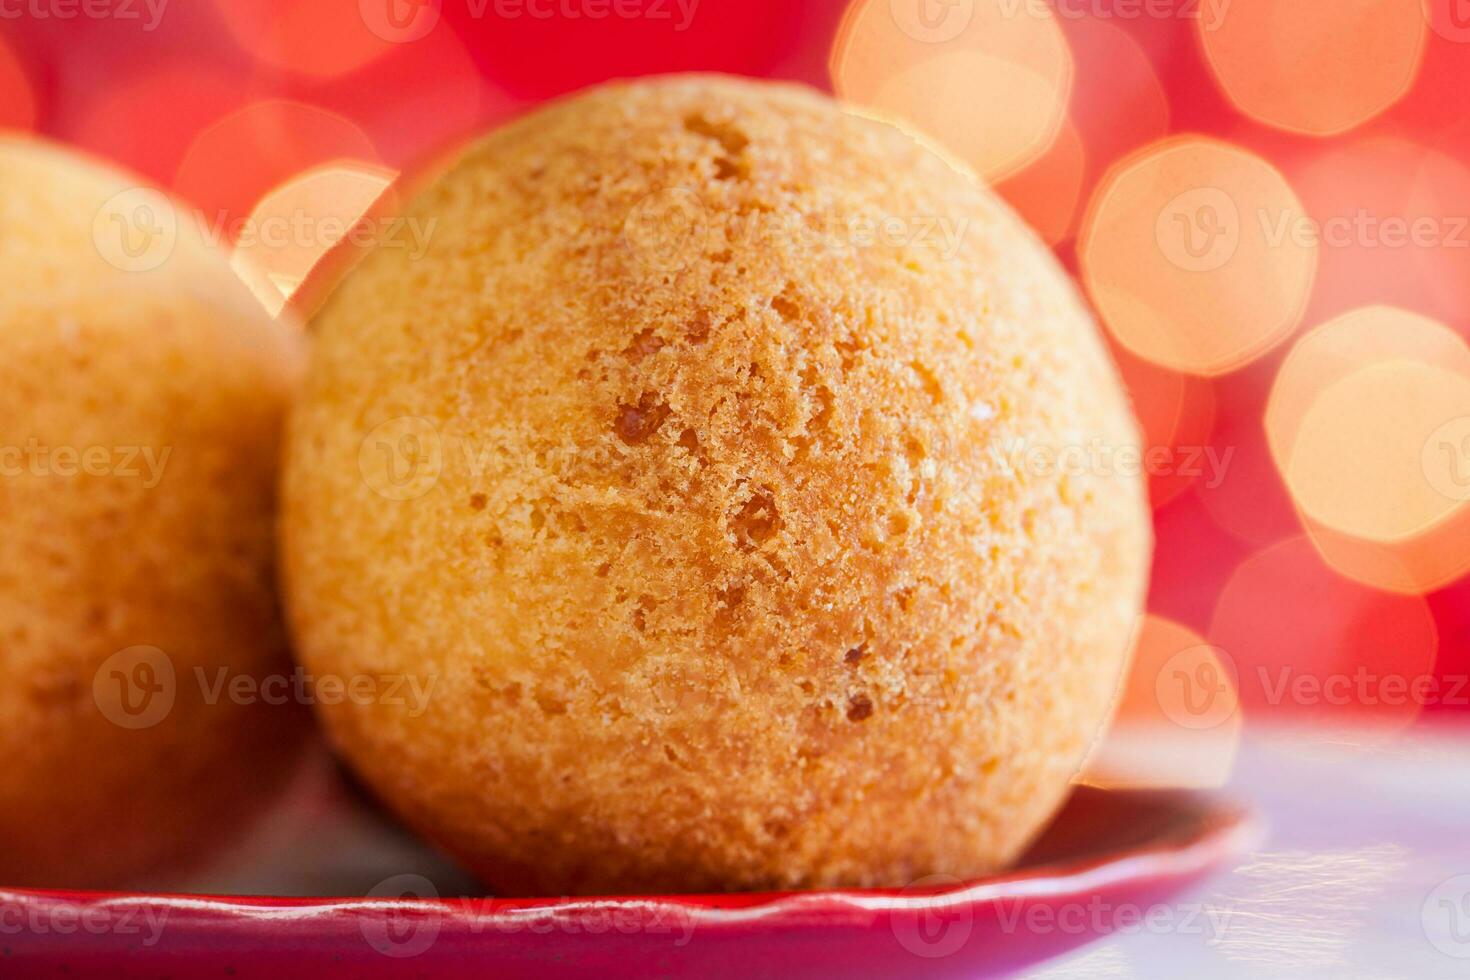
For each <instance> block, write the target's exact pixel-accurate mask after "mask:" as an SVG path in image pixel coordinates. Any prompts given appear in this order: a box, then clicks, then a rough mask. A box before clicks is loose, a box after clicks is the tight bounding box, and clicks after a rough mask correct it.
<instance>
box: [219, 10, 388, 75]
mask: <svg viewBox="0 0 1470 980" xmlns="http://www.w3.org/2000/svg"><path fill="white" fill-rule="evenodd" d="M214 6H215V9H216V10H217V11H218V13H219V16H220V18H221V19H222V20H223V21H224V22H225V25H226V26H227V27H228V28H229V29H230V33H231V34H232V35H233V36H234V38H235V41H236V43H238V44H239V45H240V47H241V48H242V49H243V50H244V51H245V52H246V53H248V54H250V55H252V56H254V57H255V58H258V59H260V60H261V61H262V62H264V63H265V64H268V65H270V66H272V67H273V68H276V69H279V70H281V71H289V72H299V73H302V74H306V75H314V76H332V75H343V74H346V73H348V72H350V71H353V70H355V69H358V68H361V67H362V66H363V65H366V64H368V63H369V62H371V61H373V60H374V59H375V58H380V57H382V56H383V55H385V54H387V53H388V52H389V51H391V50H392V49H393V47H394V41H393V39H392V37H391V35H390V36H389V37H384V36H383V34H380V33H377V32H375V31H373V30H372V28H371V26H370V25H369V24H368V22H367V20H366V18H365V17H364V15H363V11H362V9H361V8H364V7H366V6H367V5H364V4H359V3H357V2H355V0H354V2H343V0H215V2H214ZM379 6H383V7H387V6H388V4H386V3H385V4H380V5H379ZM416 6H417V5H416V4H405V5H404V7H405V8H406V9H407V10H409V11H412V10H413V9H414V7H416ZM384 33H388V32H386V31H385V32H384Z"/></svg>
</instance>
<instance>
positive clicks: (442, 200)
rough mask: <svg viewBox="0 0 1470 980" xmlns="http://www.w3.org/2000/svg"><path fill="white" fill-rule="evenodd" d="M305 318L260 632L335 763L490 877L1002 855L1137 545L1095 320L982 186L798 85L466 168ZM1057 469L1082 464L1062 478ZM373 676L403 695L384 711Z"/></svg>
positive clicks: (1037, 785) (1104, 631)
mask: <svg viewBox="0 0 1470 980" xmlns="http://www.w3.org/2000/svg"><path fill="white" fill-rule="evenodd" d="M401 220H402V221H404V222H417V223H418V227H420V228H422V229H431V231H430V232H429V234H428V235H427V241H428V246H427V249H426V250H425V251H424V252H423V253H422V254H413V253H411V252H410V251H409V250H408V249H406V248H404V247H402V245H401V242H399V243H395V241H394V238H395V237H396V238H398V239H406V236H401V235H400V236H385V237H384V240H383V243H382V244H381V245H380V246H379V248H378V249H377V250H376V251H374V252H373V253H372V254H371V255H370V256H369V257H368V258H367V259H366V260H365V261H364V262H363V263H362V264H361V265H360V266H359V267H358V268H357V270H356V271H355V272H354V273H353V274H352V275H350V276H349V277H348V278H347V280H346V281H345V282H344V283H343V284H342V285H341V286H340V287H339V288H338V289H337V291H336V293H335V294H334V295H333V296H332V297H331V299H330V300H329V301H328V302H327V304H326V306H325V307H324V308H323V310H322V312H321V313H320V315H319V316H318V318H317V320H316V323H315V329H316V330H317V332H318V338H317V340H318V346H317V347H316V349H315V351H314V359H313V362H312V365H311V367H310V369H309V371H308V378H307V382H306V385H305V389H304V394H303V397H302V400H301V401H300V402H299V403H298V406H297V408H296V410H295V411H294V413H293V416H292V423H291V425H290V428H289V435H288V449H287V462H286V465H285V473H284V481H285V482H284V491H283V504H282V506H283V520H282V527H283V561H284V581H285V591H286V600H287V607H288V619H289V621H290V622H291V625H292V630H293V634H294V638H295V640H296V641H297V645H298V652H299V655H300V656H301V657H302V658H303V659H304V662H305V664H306V666H307V667H308V669H309V670H310V671H312V672H314V673H316V674H321V675H328V676H341V677H344V678H354V677H359V678H368V679H370V683H366V684H364V685H363V690H364V691H369V690H371V691H377V692H383V694H384V696H381V697H363V698H357V699H344V700H343V701H342V703H339V704H337V705H333V706H326V705H323V706H322V708H321V712H322V717H323V720H324V721H325V723H326V727H327V728H328V730H329V732H330V735H331V737H332V739H333V741H334V742H335V744H336V745H337V746H338V748H339V749H340V751H341V752H342V753H343V754H344V755H345V756H346V758H347V759H349V760H350V761H351V763H352V764H353V765H354V766H355V767H356V769H357V770H358V771H359V772H360V774H361V775H362V776H363V777H364V779H365V781H366V782H367V783H368V784H369V785H371V786H372V787H374V788H375V790H376V792H377V793H378V794H380V795H381V797H382V798H383V799H384V800H385V801H386V802H387V803H388V804H390V805H391V806H392V807H393V808H394V809H395V810H396V811H397V812H398V813H399V814H401V815H402V816H403V817H404V818H405V819H406V820H407V821H408V822H409V823H410V824H412V825H413V826H415V827H417V828H419V829H420V830H422V831H423V832H424V833H425V834H427V835H428V836H429V837H430V838H432V839H433V840H435V841H437V842H438V843H440V844H441V845H442V846H443V847H445V848H446V849H447V850H449V851H450V852H452V853H453V854H455V855H457V856H458V857H459V858H460V859H462V860H463V861H464V862H465V863H466V864H467V865H468V866H469V867H470V868H471V869H473V870H474V871H476V872H477V873H478V874H479V875H481V876H482V877H483V879H484V880H485V881H486V882H487V883H488V884H490V885H491V886H492V887H493V888H495V889H496V890H498V891H500V892H502V893H520V894H531V893H550V894H588V893H599V892H651V891H699V890H706V889H723V890H733V889H766V888H806V887H828V886H901V885H905V884H908V883H910V882H912V881H914V880H915V879H918V878H920V877H923V876H927V875H931V874H946V875H954V876H958V877H968V876H973V875H978V874H982V873H986V872H989V871H992V870H994V869H997V868H1000V867H1002V866H1004V865H1006V864H1007V862H1010V861H1012V860H1013V859H1014V858H1015V857H1016V856H1017V855H1018V854H1019V853H1020V852H1021V850H1022V849H1023V848H1025V846H1026V845H1027V844H1028V842H1029V841H1030V840H1031V839H1032V838H1033V836H1034V835H1035V834H1036V833H1037V832H1038V831H1039V830H1040V829H1041V828H1042V826H1043V825H1044V824H1045V822H1046V821H1047V820H1048V818H1049V817H1050V816H1051V815H1052V813H1053V812H1054V811H1055V810H1056V808H1057V807H1058V806H1059V804H1060V802H1061V801H1062V799H1063V797H1064V795H1065V794H1066V792H1067V789H1068V784H1069V779H1070V777H1071V776H1073V774H1074V773H1075V771H1076V770H1077V768H1078V765H1079V763H1080V761H1081V760H1082V758H1083V756H1084V754H1085V752H1086V750H1087V749H1088V747H1089V745H1090V743H1091V742H1092V740H1093V739H1094V737H1095V736H1096V734H1097V733H1098V731H1099V728H1100V726H1101V725H1102V724H1103V723H1104V721H1105V719H1106V716H1107V714H1108V712H1109V706H1110V703H1111V701H1112V698H1113V695H1114V690H1115V686H1116V683H1117V681H1118V679H1119V674H1120V672H1121V669H1122V666H1123V663H1124V660H1125V658H1126V647H1127V643H1128V637H1129V633H1130V630H1131V627H1132V625H1133V623H1134V620H1135V617H1136V616H1137V614H1138V612H1139V608H1140V601H1141V598H1142V594H1143V589H1144V582H1145V574H1146V566H1147V563H1148V554H1149V548H1150V540H1149V530H1148V526H1149V525H1148V513H1147V507H1146V504H1145V493H1144V487H1143V483H1142V480H1141V479H1140V478H1139V476H1138V475H1137V473H1136V470H1135V471H1133V472H1130V471H1129V470H1128V468H1127V467H1126V466H1107V465H1101V464H1099V465H1091V464H1090V463H1088V464H1087V465H1075V464H1073V463H1069V460H1071V459H1072V458H1073V457H1076V456H1077V455H1078V454H1079V452H1082V453H1085V452H1086V451H1087V450H1088V449H1089V447H1091V448H1092V450H1093V452H1092V453H1091V455H1095V456H1104V455H1106V454H1104V453H1100V452H1097V451H1096V449H1097V447H1113V448H1119V447H1127V446H1133V447H1136V446H1137V444H1138V434H1137V432H1136V430H1135V425H1134V422H1133V421H1132V419H1131V416H1130V413H1129V409H1128V406H1127V404H1126V400H1125V396H1124V393H1123V391H1122V389H1121V387H1120V384H1119V380H1118V378H1117V376H1116V374H1115V372H1114V370H1113V368H1112V367H1111V365H1110V362H1109V360H1108V357H1107V355H1106V353H1105V351H1104V347H1103V345H1102V343H1101V341H1100V339H1099V337H1098V335H1097V332H1096V329H1095V327H1094V324H1093V322H1092V320H1091V319H1090V317H1089V315H1088V314H1087V312H1086V311H1085V310H1084V307H1083V305H1082V304H1081V302H1080V301H1079V299H1078V297H1077V295H1076V293H1075V291H1074V289H1073V287H1072V286H1071V285H1070V283H1069V281H1068V279H1067V278H1066V276H1065V275H1064V274H1063V272H1062V271H1061V269H1060V268H1059V267H1058V265H1057V263H1056V262H1055V261H1054V260H1053V258H1052V256H1051V255H1050V254H1049V253H1048V252H1047V251H1046V250H1045V248H1044V247H1043V246H1042V245H1041V244H1040V242H1039V241H1038V240H1037V238H1036V237H1035V236H1034V235H1033V234H1031V233H1030V232H1029V231H1028V230H1027V229H1026V228H1025V227H1024V226H1023V225H1022V224H1021V223H1020V222H1019V221H1018V219H1017V218H1016V217H1015V216H1014V215H1013V213H1012V212H1011V211H1009V210H1008V209H1007V208H1006V207H1005V206H1004V205H1002V204H1001V203H1000V202H999V201H998V200H997V198H996V197H995V196H994V195H993V194H991V193H990V192H989V191H988V190H987V189H985V188H984V187H983V186H982V185H980V184H979V183H978V182H977V181H976V180H975V179H974V178H973V177H971V176H968V175H966V174H965V173H963V172H961V171H960V170H957V169H955V168H954V167H952V166H951V165H949V164H948V163H946V162H944V161H943V160H942V159H941V158H940V157H939V156H937V155H936V154H935V153H933V152H931V151H929V150H927V149H925V148H924V147H922V146H921V145H920V144H919V143H917V142H915V141H914V140H913V139H911V138H909V137H908V136H905V135H904V134H902V133H901V132H899V131H898V130H896V129H893V128H891V127H889V126H887V125H884V124H882V123H879V122H875V121H873V120H870V119H865V118H861V117H858V116H856V115H853V114H849V113H847V112H845V111H843V110H842V109H841V108H840V107H839V106H838V105H836V104H834V103H833V102H831V101H830V100H828V99H826V98H824V97H821V96H819V95H817V94H815V93H811V92H808V91H805V90H802V89H798V88H795V87H788V86H781V85H770V84H758V83H751V82H744V81H736V80H731V79H722V78H718V77H704V76H699V77H679V78H666V79H660V80H654V81H646V82H639V83H634V84H617V85H610V86H606V87H601V88H598V89H595V90H593V91H590V92H588V93H585V94H583V95H580V96H578V97H575V98H572V99H570V100H568V101H564V102H561V103H558V104H556V105H553V106H551V107H550V108H547V109H544V110H543V111H540V112H537V113H535V114H534V115H531V116H530V117H529V118H526V119H524V120H522V121H519V122H517V123H515V124H513V125H510V126H508V127H506V128H504V129H501V130H500V131H498V132H496V133H494V134H492V135H491V136H489V137H488V138H486V139H485V140H483V141H482V142H480V143H478V144H477V145H475V146H474V147H473V148H471V149H469V150H468V151H467V152H466V153H465V154H464V155H463V156H462V157H461V158H459V159H458V160H457V161H456V162H455V163H454V164H452V165H451V166H450V167H449V168H447V170H446V171H445V172H444V173H443V174H442V175H440V176H439V177H438V178H437V179H436V180H434V181H433V182H432V183H431V184H430V185H429V186H428V187H427V189H426V190H425V191H424V192H423V193H422V195H421V196H419V197H418V198H417V200H416V202H415V203H414V204H413V205H412V206H411V207H410V208H409V209H408V211H407V212H406V214H404V215H403V216H401ZM1088 458H1090V457H1089V456H1084V460H1086V459H1088ZM410 683H413V684H416V685H417V688H418V689H419V690H422V691H427V696H426V697H425V698H423V699H420V700H418V701H414V700H413V699H410V698H406V697H399V698H396V699H395V698H391V697H388V696H387V692H388V691H389V690H390V689H392V688H393V687H394V685H397V686H398V688H399V689H400V690H406V689H408V687H409V685H410Z"/></svg>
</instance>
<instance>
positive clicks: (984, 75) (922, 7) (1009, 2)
mask: <svg viewBox="0 0 1470 980" xmlns="http://www.w3.org/2000/svg"><path fill="white" fill-rule="evenodd" d="M936 14H937V16H935V15H936ZM828 68H829V72H830V74H831V78H832V85H833V88H834V89H835V90H836V92H837V94H838V95H839V96H840V97H841V98H843V99H846V100H848V101H850V102H853V103H855V104H857V105H859V106H861V107H862V108H863V109H864V110H866V111H868V112H871V113H873V114H876V115H880V116H883V117H885V118H889V119H892V120H893V121H895V122H898V123H901V124H904V125H906V126H909V127H912V128H913V129H915V130H917V131H919V132H921V133H924V134H927V135H929V136H931V137H932V138H935V139H937V140H938V141H939V142H941V143H942V144H943V145H944V146H945V147H946V148H947V149H948V150H949V151H950V152H951V153H953V154H954V155H955V156H956V157H958V158H960V159H962V160H964V161H965V162H966V163H967V164H969V166H971V167H972V168H973V169H974V170H975V171H976V172H977V173H979V174H980V175H981V176H982V177H984V178H986V179H987V180H991V181H996V180H1001V179H1003V178H1005V177H1007V176H1009V175H1011V174H1013V173H1016V172H1018V171H1020V170H1022V169H1023V168H1025V167H1026V166H1027V165H1028V164H1030V163H1031V162H1033V161H1035V160H1036V159H1038V158H1039V157H1041V156H1042V154H1044V153H1045V152H1046V151H1047V148H1048V147H1050V146H1051V144H1052V142H1053V141H1054V140H1055V139H1056V137H1057V134H1058V133H1059V132H1060V131H1061V128H1062V125H1063V120H1064V119H1065V117H1066V109H1067V100H1068V97H1069V95H1070V93H1071V86H1072V57H1071V52H1070V50H1069V49H1068V47H1067V41H1066V38H1065V36H1064V35H1063V34H1062V30H1061V28H1060V26H1059V25H1058V24H1057V21H1056V17H1055V15H1054V14H1053V13H1052V10H1051V7H1050V6H1049V5H1048V4H1045V3H1029V2H1025V0H1020V2H1017V0H965V2H963V3H953V4H944V5H939V6H938V7H930V5H928V4H926V3H925V2H923V0H913V2H909V0H854V2H853V3H852V4H851V5H850V6H849V7H848V9H847V12H846V14H845V15H844V17H843V21H842V24H841V26H840V27H839V28H838V32H837V36H836V38H835V40H834V41H833V46H832V53H831V58H830V60H829V64H828Z"/></svg>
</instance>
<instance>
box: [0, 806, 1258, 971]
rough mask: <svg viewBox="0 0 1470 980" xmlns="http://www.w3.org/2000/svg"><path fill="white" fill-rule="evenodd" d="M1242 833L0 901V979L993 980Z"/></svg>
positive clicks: (1053, 836)
mask: <svg viewBox="0 0 1470 980" xmlns="http://www.w3.org/2000/svg"><path fill="white" fill-rule="evenodd" d="M1257 829H1258V828H1257V825H1256V823H1255V821H1254V820H1253V819H1252V818H1251V816H1250V815H1249V814H1248V813H1246V812H1245V811H1243V810H1242V809H1240V808H1238V807H1235V806H1232V805H1230V804H1227V803H1223V802H1220V801H1219V800H1215V799H1212V798H1209V797H1201V796H1196V795H1191V794H1186V793H1156V792H1137V791H1113V790H1099V789H1092V788H1088V787H1080V788H1079V789H1078V790H1077V792H1076V793H1075V794H1074V795H1073V797H1072V799H1071V801H1070V802H1069V803H1068V804H1067V806H1066V807H1065V808H1064V810H1063V811H1062V813H1061V814H1060V815H1059V816H1058V818H1057V819H1056V821H1055V822H1054V823H1053V825H1052V827H1051V828H1050V829H1049V830H1048V831H1047V833H1046V834H1045V835H1044V836H1043V838H1042V839H1041V840H1040V841H1038V842H1037V844H1036V846H1035V847H1033V848H1032V850H1031V852H1030V853H1029V854H1028V855H1027V857H1026V858H1025V860H1024V861H1022V863H1021V865H1020V867H1019V868H1018V869H1017V870H1015V871H1012V872H1010V873H1008V874H1005V875H1000V876H996V877H992V878H986V879H982V880H979V881H970V882H959V881H955V880H953V879H949V880H946V879H944V878H942V877H936V878H933V879H929V880H926V881H922V882H919V883H916V884H915V885H913V886H911V887H909V888H906V889H902V890H869V891H860V890H853V891H825V892H793V893H784V894H759V895H752V894H737V895H678V896H659V897H636V898H631V897H624V898H596V899H489V898H443V899H438V898H435V899H421V898H395V897H392V896H393V895H401V894H405V893H411V892H413V891H415V887H414V886H415V884H416V883H417V882H423V881H424V879H422V878H419V877H418V876H417V875H404V876H401V878H402V880H398V881H394V880H392V879H390V881H389V882H385V886H386V889H379V891H380V892H381V893H383V894H385V895H387V896H388V897H382V898H220V897H203V896H182V895H152V894H133V895H124V894H103V893H96V892H60V891H37V890H0V953H3V959H0V975H4V976H6V977H12V976H41V975H44V976H55V975H58V974H62V973H67V974H69V975H70V976H73V977H75V976H109V977H150V978H152V977H158V976H171V977H177V978H183V977H196V976H214V977H224V976H233V977H267V978H270V980H292V978H310V980H320V978H321V977H323V976H351V977H355V978H371V977H389V976H393V977H402V976H415V977H437V976H444V977H464V976H494V977H497V978H511V977H534V978H536V980H553V978H558V977H572V976H589V975H590V976H599V977H621V976H640V977H641V976H650V975H652V976H668V975H679V976H701V977H741V978H745V977H752V976H782V977H799V976H812V977H833V976H841V977H914V976H925V977H967V978H974V977H982V976H993V975H998V974H1004V973H1007V972H1009V971H1013V970H1016V969H1019V968H1021V967H1024V966H1027V965H1029V964H1033V963H1036V962H1039V961H1041V960H1043V959H1046V958H1048V957H1051V956H1055V955H1057V954H1059V953H1063V952H1066V951H1067V950H1069V949H1073V948H1075V947H1077V946H1079V945H1081V944H1083V943H1085V942H1087V941H1089V940H1092V939H1095V938H1097V937H1098V936H1100V935H1103V934H1105V933H1106V932H1108V931H1110V929H1111V928H1113V927H1115V926H1116V925H1118V924H1119V923H1123V922H1127V921H1138V915H1139V914H1140V913H1142V912H1144V911H1147V910H1148V909H1149V908H1150V907H1152V906H1154V905H1157V904H1158V903H1161V902H1165V901H1167V900H1168V899H1169V898H1170V897H1171V896H1172V895H1174V894H1176V893H1177V892H1179V891H1180V890H1181V889H1183V888H1184V887H1186V886H1187V885H1188V884H1190V883H1191V882H1193V881H1194V880H1196V879H1198V878H1200V877H1202V876H1203V875H1205V874H1206V873H1207V872H1209V871H1211V870H1213V869H1216V868H1219V867H1221V866H1222V865H1224V864H1225V863H1227V862H1228V861H1229V860H1230V859H1232V858H1233V857H1235V856H1237V855H1239V854H1240V853H1241V852H1242V851H1243V850H1244V849H1245V848H1247V847H1249V846H1250V845H1251V844H1252V842H1253V841H1254V840H1255V838H1256V834H1257ZM399 886H402V887H399Z"/></svg>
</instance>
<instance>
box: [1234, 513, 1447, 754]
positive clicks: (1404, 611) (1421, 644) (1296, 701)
mask: <svg viewBox="0 0 1470 980" xmlns="http://www.w3.org/2000/svg"><path fill="white" fill-rule="evenodd" d="M1207 636H1208V638H1209V642H1210V643H1211V644H1213V645H1214V646H1216V647H1218V648H1219V649H1221V650H1222V651H1224V652H1225V653H1226V654H1227V655H1228V656H1229V657H1230V658H1231V660H1232V661H1233V663H1234V664H1235V669H1236V676H1237V680H1238V682H1239V690H1240V697H1241V702H1242V704H1243V706H1244V708H1245V711H1246V715H1247V717H1248V718H1249V717H1250V716H1251V715H1252V714H1253V713H1255V712H1259V713H1261V714H1262V715H1267V714H1275V715H1277V716H1278V717H1279V718H1281V719H1284V720H1286V721H1288V722H1290V721H1295V722H1296V723H1298V724H1300V725H1303V726H1310V728H1311V735H1312V737H1313V738H1321V739H1331V738H1339V737H1344V735H1345V732H1346V731H1347V730H1349V729H1351V730H1352V731H1353V732H1355V733H1357V735H1358V736H1367V737H1369V738H1370V739H1371V738H1377V737H1381V736H1382V735H1384V734H1385V733H1389V732H1393V731H1396V730H1399V729H1401V728H1403V727H1404V726H1406V725H1408V724H1409V723H1411V722H1412V721H1413V720H1414V718H1415V717H1417V716H1418V714H1419V712H1420V711H1421V709H1422V708H1423V706H1424V703H1425V701H1426V700H1428V698H1426V697H1425V696H1424V695H1423V693H1422V691H1418V690H1415V689H1414V687H1415V685H1418V686H1419V687H1421V688H1422V686H1423V684H1424V683H1425V682H1424V680H1423V679H1424V678H1428V677H1430V675H1431V674H1432V672H1433V670H1434V662H1435V655H1436V652H1437V650H1438V644H1439V637H1438V631H1437V630H1436V627H1435V623H1434V619H1433V617H1432V616H1431V614H1430V611H1429V607H1428V605H1426V604H1425V602H1424V600H1423V599H1422V598H1420V597H1418V596H1405V595H1393V594H1390V593H1387V592H1382V591H1379V590H1376V589H1371V588H1367V587H1365V586H1363V585H1359V584H1357V583H1355V582H1352V581H1349V580H1348V579H1346V578H1344V577H1342V576H1341V575H1338V574H1337V573H1335V572H1334V571H1333V570H1332V569H1330V568H1328V567H1327V566H1326V565H1325V564H1324V563H1323V561H1322V558H1321V556H1320V555H1319V554H1318V553H1317V550H1316V549H1315V548H1314V547H1313V545H1312V543H1311V542H1310V541H1309V540H1308V539H1307V538H1306V537H1305V536H1297V537H1293V538H1289V539H1287V540H1286V541H1283V542H1280V543H1278V544H1276V545H1273V546H1271V547H1269V548H1267V549H1265V550H1264V551H1261V552H1260V553H1258V554H1256V555H1253V556H1252V557H1250V558H1248V559H1246V560H1245V561H1244V562H1242V563H1241V564H1240V565H1239V566H1238V567H1237V568H1236V569H1235V571H1234V573H1233V574H1232V575H1231V577H1230V580H1229V581H1228V582H1227V583H1226V585H1225V587H1224V589H1223V590H1222V591H1221V593H1220V597H1219V601H1218V602H1217V603H1216V606H1215V611H1214V616H1213V618H1212V620H1211V622H1210V628H1209V632H1208V634H1207Z"/></svg>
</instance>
